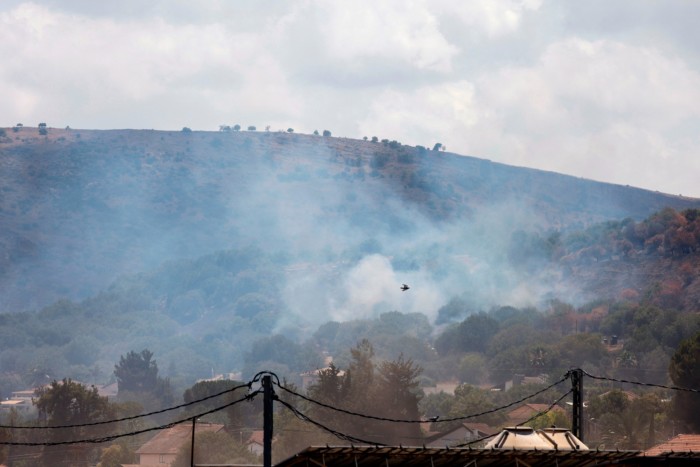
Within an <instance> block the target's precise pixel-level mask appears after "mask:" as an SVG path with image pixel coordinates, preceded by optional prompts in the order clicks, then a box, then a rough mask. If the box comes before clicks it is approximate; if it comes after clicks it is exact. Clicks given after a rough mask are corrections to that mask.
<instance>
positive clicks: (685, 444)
mask: <svg viewBox="0 0 700 467" xmlns="http://www.w3.org/2000/svg"><path fill="white" fill-rule="evenodd" d="M670 452H700V435H678V436H676V437H675V438H671V439H669V440H668V441H666V442H665V443H661V444H658V445H656V446H654V447H652V448H649V449H648V450H647V451H644V455H645V456H660V455H662V454H664V453H670Z"/></svg>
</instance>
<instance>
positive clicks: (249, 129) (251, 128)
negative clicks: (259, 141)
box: [248, 125, 256, 131]
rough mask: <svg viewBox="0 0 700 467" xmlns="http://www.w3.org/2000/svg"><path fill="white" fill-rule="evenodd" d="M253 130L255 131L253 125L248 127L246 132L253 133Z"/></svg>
mask: <svg viewBox="0 0 700 467" xmlns="http://www.w3.org/2000/svg"><path fill="white" fill-rule="evenodd" d="M255 130H256V128H255V125H250V126H249V127H248V131H255Z"/></svg>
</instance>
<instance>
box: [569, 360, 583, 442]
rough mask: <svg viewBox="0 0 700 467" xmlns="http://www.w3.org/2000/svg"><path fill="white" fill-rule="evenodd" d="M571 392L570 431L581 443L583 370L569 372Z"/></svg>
mask: <svg viewBox="0 0 700 467" xmlns="http://www.w3.org/2000/svg"><path fill="white" fill-rule="evenodd" d="M571 390H572V391H573V412H572V419H573V420H572V423H571V431H572V432H573V434H574V436H576V437H577V438H578V439H580V440H581V441H583V370H581V369H580V368H577V369H575V370H571Z"/></svg>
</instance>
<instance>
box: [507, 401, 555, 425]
mask: <svg viewBox="0 0 700 467" xmlns="http://www.w3.org/2000/svg"><path fill="white" fill-rule="evenodd" d="M547 411H551V412H560V413H566V410H564V409H563V408H561V407H559V406H558V405H555V406H554V407H552V408H551V409H550V407H549V405H548V404H523V405H521V406H520V407H517V408H515V409H513V410H511V411H510V412H508V414H507V416H508V422H507V423H508V425H509V426H519V425H522V424H523V423H525V422H527V421H528V420H530V419H531V418H532V417H534V416H535V415H537V414H538V413H540V412H542V413H544V412H547Z"/></svg>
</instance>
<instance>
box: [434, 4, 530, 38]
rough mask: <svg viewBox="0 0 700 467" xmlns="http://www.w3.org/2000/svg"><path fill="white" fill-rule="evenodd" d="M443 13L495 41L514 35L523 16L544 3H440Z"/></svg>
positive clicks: (470, 32)
mask: <svg viewBox="0 0 700 467" xmlns="http://www.w3.org/2000/svg"><path fill="white" fill-rule="evenodd" d="M438 5H439V6H438V8H439V9H440V10H442V13H443V14H448V15H450V16H453V17H455V18H457V19H459V21H460V22H461V23H462V24H464V25H465V26H466V27H467V28H468V29H467V30H466V31H465V33H467V34H469V35H472V34H473V33H474V32H475V31H476V32H478V33H479V34H485V35H486V36H488V37H490V38H496V37H499V36H504V35H508V34H512V33H513V32H515V31H517V30H518V28H519V27H520V25H521V22H522V19H523V15H525V14H526V13H528V12H529V11H535V10H537V9H539V8H540V7H541V6H542V1H541V0H472V1H469V2H453V1H441V2H438Z"/></svg>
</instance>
